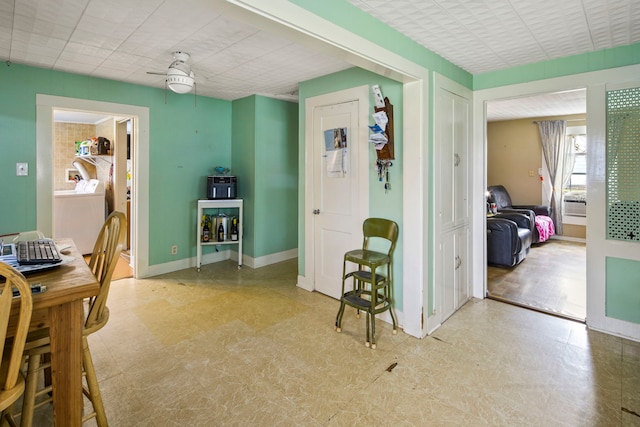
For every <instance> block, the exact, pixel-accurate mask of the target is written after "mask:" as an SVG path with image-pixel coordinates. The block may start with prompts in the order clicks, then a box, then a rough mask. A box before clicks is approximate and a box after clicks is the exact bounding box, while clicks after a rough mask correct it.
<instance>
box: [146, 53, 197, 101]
mask: <svg viewBox="0 0 640 427" xmlns="http://www.w3.org/2000/svg"><path fill="white" fill-rule="evenodd" d="M190 57H191V56H190V55H189V54H188V53H186V52H180V51H177V52H173V62H172V63H171V64H170V65H169V68H168V69H167V72H166V73H159V72H154V71H147V74H156V75H160V76H166V80H165V82H166V85H167V86H168V87H169V89H171V90H172V91H173V92H175V93H180V94H183V93H189V92H191V90H192V89H193V87H194V86H195V84H196V82H195V75H194V74H193V71H192V70H191V66H190V65H189V63H188V61H189V58H190Z"/></svg>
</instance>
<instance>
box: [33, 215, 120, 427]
mask: <svg viewBox="0 0 640 427" xmlns="http://www.w3.org/2000/svg"><path fill="white" fill-rule="evenodd" d="M126 230H127V220H126V217H125V215H124V214H123V213H122V212H117V211H116V212H113V213H112V214H111V215H109V217H108V218H107V220H106V221H105V223H104V225H103V226H102V229H101V230H100V234H99V235H98V239H97V240H96V244H95V246H94V248H93V253H92V254H91V259H90V260H89V268H91V271H93V274H94V275H95V276H96V279H98V282H99V283H100V292H99V293H98V295H96V296H95V297H92V298H90V299H89V300H87V301H86V303H87V311H86V313H87V317H86V319H85V322H84V328H83V332H82V369H83V372H82V374H83V376H84V377H85V379H86V383H87V386H86V387H85V386H84V385H83V387H82V391H83V393H84V395H85V396H87V398H88V399H89V400H90V401H91V404H92V405H93V412H91V413H90V414H87V415H85V416H84V417H83V419H82V421H83V422H85V421H87V420H89V419H91V418H94V417H95V418H96V422H97V424H98V426H100V427H102V426H107V425H108V424H107V416H106V414H105V410H104V405H103V403H102V396H101V395H100V389H99V387H98V379H97V377H96V371H95V367H94V365H93V360H92V358H91V352H90V351H89V342H88V340H87V337H88V336H89V335H90V334H92V333H94V332H96V331H98V330H100V329H102V327H104V325H106V323H107V320H109V309H108V308H107V305H106V303H107V297H108V295H109V287H110V285H111V276H112V275H113V271H114V270H115V267H116V264H117V262H118V257H119V256H120V252H122V247H123V245H124V240H125V234H126ZM43 331H44V332H43ZM43 331H38V332H37V333H34V334H31V335H30V337H29V340H28V342H27V345H26V350H25V354H26V355H27V356H28V366H27V375H26V377H27V382H26V388H25V396H24V400H23V405H22V418H21V420H20V422H21V424H20V425H21V426H30V425H31V424H32V420H33V412H34V410H35V409H36V408H37V407H39V406H41V405H43V404H45V403H48V402H50V401H51V399H50V398H46V399H44V400H41V401H39V402H38V403H37V404H36V398H37V397H39V396H41V395H45V394H46V393H48V392H49V391H50V390H51V386H50V385H49V386H48V387H45V388H44V389H41V390H37V381H38V374H39V372H40V371H41V370H43V369H48V368H50V366H51V365H50V363H42V360H43V356H48V353H50V352H51V346H50V344H49V337H48V330H46V329H45V330H43ZM45 361H46V358H45ZM45 383H46V381H45Z"/></svg>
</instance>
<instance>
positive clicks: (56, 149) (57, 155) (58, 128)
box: [53, 122, 96, 190]
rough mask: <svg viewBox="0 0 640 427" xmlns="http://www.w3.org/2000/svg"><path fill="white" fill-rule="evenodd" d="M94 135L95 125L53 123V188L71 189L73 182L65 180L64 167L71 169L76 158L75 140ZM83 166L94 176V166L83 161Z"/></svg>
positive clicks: (73, 186) (82, 139)
mask: <svg viewBox="0 0 640 427" xmlns="http://www.w3.org/2000/svg"><path fill="white" fill-rule="evenodd" d="M95 135H96V126H95V125H86V124H78V123H60V122H55V123H54V124H53V189H54V190H73V189H74V188H75V183H68V182H66V179H67V176H66V172H65V170H66V169H73V165H72V163H73V162H74V161H75V160H76V157H75V155H76V146H75V142H76V141H84V140H85V139H87V138H91V137H92V136H95ZM84 166H85V168H86V169H87V172H89V175H91V176H92V177H93V176H95V173H96V172H95V168H94V167H93V166H92V165H90V164H88V163H86V162H84Z"/></svg>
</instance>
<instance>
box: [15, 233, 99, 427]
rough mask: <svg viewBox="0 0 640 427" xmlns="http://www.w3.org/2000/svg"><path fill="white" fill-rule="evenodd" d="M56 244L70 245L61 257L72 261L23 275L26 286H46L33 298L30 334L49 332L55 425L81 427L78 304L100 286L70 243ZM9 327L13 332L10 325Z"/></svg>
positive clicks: (80, 311) (80, 321)
mask: <svg viewBox="0 0 640 427" xmlns="http://www.w3.org/2000/svg"><path fill="white" fill-rule="evenodd" d="M57 243H58V246H65V245H71V247H70V248H69V249H67V250H64V251H63V255H68V256H72V257H74V258H75V259H74V260H73V261H71V262H69V263H66V264H64V265H60V266H57V267H55V268H51V269H48V270H44V271H39V272H32V273H27V274H25V277H26V278H27V281H28V282H29V283H30V284H31V283H40V284H42V285H46V286H47V290H46V292H44V293H41V294H34V295H33V314H32V317H31V327H30V330H37V329H41V328H45V327H48V328H49V331H50V332H49V334H50V337H51V375H52V384H53V419H54V423H55V425H56V426H73V427H75V426H78V427H79V426H81V424H82V328H83V324H84V314H83V304H82V300H83V299H84V298H88V297H91V296H94V295H97V294H98V291H99V289H100V286H99V283H98V281H97V280H96V278H95V276H94V275H93V273H92V272H91V270H90V269H89V266H88V265H87V263H86V262H85V260H84V258H83V257H82V255H81V254H80V253H78V250H77V249H76V247H75V245H74V244H73V241H72V240H71V239H59V240H57ZM15 308H17V307H15ZM15 308H14V310H15ZM12 326H13V328H15V324H14V323H12ZM10 328H11V326H10Z"/></svg>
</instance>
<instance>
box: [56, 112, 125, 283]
mask: <svg viewBox="0 0 640 427" xmlns="http://www.w3.org/2000/svg"><path fill="white" fill-rule="evenodd" d="M132 123H133V117H126V116H113V115H106V114H102V113H98V112H91V111H77V110H62V109H54V111H53V126H54V131H53V141H52V144H53V147H54V150H53V152H54V154H53V176H54V189H53V190H54V209H53V216H54V230H53V237H54V238H57V237H71V238H73V240H74V242H76V246H78V249H79V250H80V252H81V253H83V254H85V255H86V254H88V253H90V252H91V251H92V250H93V244H94V242H95V240H96V238H97V234H98V233H99V231H100V228H101V227H102V224H103V223H104V220H105V218H106V217H107V216H108V215H109V214H111V213H112V212H113V211H115V210H117V211H120V212H123V213H125V215H126V218H127V236H126V241H125V247H124V248H123V260H125V261H121V262H120V265H119V272H120V275H121V276H124V277H126V276H129V277H130V276H131V275H132V265H133V264H132V262H131V256H130V254H131V251H130V247H131V245H130V240H131V239H130V236H131V223H132V221H131V212H130V196H131V188H132V178H133V176H134V174H133V168H132V162H131V156H130V153H131V150H130V146H131V142H132V138H131V136H132V135H131V128H132ZM90 181H91V182H93V183H94V184H93V185H91V186H88V185H85V184H88V183H89V182H90ZM85 188H93V189H94V190H95V193H93V194H94V196H93V197H91V198H89V197H86V195H84V194H82V193H83V191H84V190H83V189H85ZM58 194H61V195H64V196H58ZM75 194H81V195H78V196H77V197H76V198H80V199H83V200H94V199H95V200H96V203H97V204H96V208H95V209H93V211H91V210H90V209H76V210H75V211H71V212H62V210H61V209H62V208H64V206H62V205H63V203H62V202H64V201H65V200H69V199H73V197H72V196H71V195H75ZM75 205H77V203H76V204H75ZM89 212H91V213H89ZM88 216H92V217H95V218H87V217H88ZM85 242H86V243H85ZM126 270H128V272H127V271H126Z"/></svg>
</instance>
